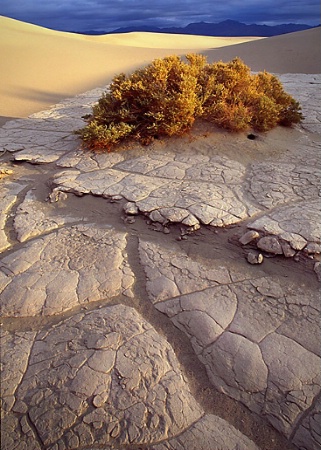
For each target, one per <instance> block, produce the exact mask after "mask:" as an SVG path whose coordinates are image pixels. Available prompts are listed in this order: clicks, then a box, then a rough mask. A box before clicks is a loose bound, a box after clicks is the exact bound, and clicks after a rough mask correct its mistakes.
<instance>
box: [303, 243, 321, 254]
mask: <svg viewBox="0 0 321 450" xmlns="http://www.w3.org/2000/svg"><path fill="white" fill-rule="evenodd" d="M303 251H304V252H305V253H308V255H310V254H313V253H317V254H319V253H321V245H320V244H317V243H316V242H309V244H308V245H307V246H306V247H305V249H304V250H303Z"/></svg>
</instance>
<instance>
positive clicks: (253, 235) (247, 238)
mask: <svg viewBox="0 0 321 450" xmlns="http://www.w3.org/2000/svg"><path fill="white" fill-rule="evenodd" d="M259 237H260V234H259V233H258V232H257V231H255V230H249V231H247V232H246V233H245V234H243V236H242V237H241V238H240V239H239V242H240V243H241V244H242V245H246V244H249V243H250V242H251V241H253V240H254V239H257V238H259Z"/></svg>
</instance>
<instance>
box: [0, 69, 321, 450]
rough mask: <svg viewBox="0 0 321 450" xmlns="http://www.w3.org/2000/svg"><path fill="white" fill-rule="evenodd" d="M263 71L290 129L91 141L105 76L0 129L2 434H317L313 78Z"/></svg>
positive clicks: (18, 442) (35, 441) (299, 438)
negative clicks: (291, 120)
mask: <svg viewBox="0 0 321 450" xmlns="http://www.w3.org/2000/svg"><path fill="white" fill-rule="evenodd" d="M280 78H281V81H282V82H283V84H284V87H285V90H286V91H288V92H289V93H291V94H292V95H294V96H295V97H296V98H297V99H298V100H299V101H300V103H301V105H302V108H303V113H304V116H305V121H304V122H303V124H302V125H300V126H298V127H296V128H294V129H276V130H273V131H271V132H269V133H267V134H257V135H254V136H247V135H246V134H238V135H232V136H231V135H229V134H228V133H226V132H223V131H217V130H216V131H215V132H213V131H211V130H209V129H208V127H207V126H206V125H204V124H198V125H197V126H196V127H195V130H194V132H193V134H191V135H189V136H186V137H184V138H180V139H171V140H167V141H155V143H154V144H153V145H152V146H150V147H148V148H142V147H140V146H138V145H134V146H133V147H132V148H130V149H127V150H122V151H118V152H116V153H110V154H103V153H99V154H93V153H90V152H88V151H85V150H83V149H82V148H81V145H80V141H79V139H78V138H77V137H76V136H75V135H74V134H73V131H74V130H76V129H78V128H80V127H82V126H83V125H84V122H83V119H82V118H81V117H82V116H84V115H85V114H87V113H89V112H90V111H91V106H92V104H93V103H94V102H95V101H97V99H98V98H99V97H100V96H101V93H102V92H103V90H102V89H96V90H93V91H90V92H87V93H85V94H83V95H80V96H77V97H75V98H72V99H67V100H66V101H64V102H62V103H61V104H58V105H56V106H54V107H53V108H51V109H50V110H47V111H43V112H41V113H37V114H34V115H32V116H30V118H28V119H17V120H11V121H8V122H6V123H5V124H4V125H3V126H2V128H0V146H1V149H2V156H1V161H0V163H1V165H0V173H1V180H0V182H1V191H0V205H1V216H0V250H1V260H0V295H1V324H2V328H1V370H2V374H1V402H2V403H1V422H2V424H1V431H2V432H1V448H2V449H3V450H25V449H26V450H27V449H28V450H40V449H46V450H67V449H68V450H70V449H75V450H76V449H77V450H78V449H79V450H80V449H81V450H85V449H86V450H98V449H103V450H112V449H119V450H120V449H123V450H126V449H127V450H128V449H150V450H152V449H153V450H166V449H168V450H183V449H186V450H192V449H195V450H196V449H197V450H221V449H226V450H241V449H242V450H259V449H261V450H281V449H282V450H286V449H288V450H291V449H292V450H294V449H302V450H316V449H319V448H320V445H321V431H320V424H321V407H320V289H319V281H320V223H321V220H320V197H319V189H320V173H321V169H320V158H319V156H320V153H319V152H320V140H321V139H320V135H321V133H320V105H321V102H320V84H321V77H320V76H319V75H298V74H294V75H282V76H280ZM248 137H252V139H248ZM253 137H254V138H255V139H253Z"/></svg>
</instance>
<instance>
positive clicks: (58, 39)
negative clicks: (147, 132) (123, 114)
mask: <svg viewBox="0 0 321 450" xmlns="http://www.w3.org/2000/svg"><path fill="white" fill-rule="evenodd" d="M253 39H257V38H235V39H234V38H222V39H221V38H215V37H214V38H213V37H202V36H199V37H193V36H175V37H173V36H171V35H164V34H157V33H129V34H117V35H105V36H83V35H78V34H72V33H64V32H57V31H53V30H48V29H45V28H42V27H38V26H35V25H30V24H27V23H23V22H19V21H16V20H13V19H8V18H5V17H0V61H1V78H2V80H1V85H0V115H2V116H12V117H14V116H15V117H24V116H26V115H28V114H31V113H33V112H36V111H39V110H42V109H45V108H47V107H48V106H50V105H52V104H53V103H57V102H58V101H59V100H60V99H62V98H65V97H68V96H72V95H75V94H77V93H81V92H84V91H86V90H88V89H92V88H95V87H97V86H103V85H105V84H107V83H109V82H110V80H111V78H112V77H113V76H114V75H116V74H117V73H119V72H130V71H132V70H133V69H135V68H137V67H140V66H142V65H144V64H147V63H148V62H150V61H152V60H153V59H155V58H157V57H163V56H166V55H169V54H173V53H177V54H186V53H188V52H189V51H194V52H195V51H197V52H200V51H203V50H204V49H209V48H216V47H220V46H224V45H230V44H231V43H235V42H244V41H246V40H253Z"/></svg>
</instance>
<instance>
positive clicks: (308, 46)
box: [205, 27, 321, 74]
mask: <svg viewBox="0 0 321 450" xmlns="http://www.w3.org/2000/svg"><path fill="white" fill-rule="evenodd" d="M205 54H206V55H207V56H208V60H209V61H214V60H218V59H222V60H223V61H229V60H231V59H233V58H234V57H235V56H239V57H240V58H241V59H243V61H244V62H245V63H246V64H248V65H249V66H250V67H251V69H252V70H254V71H259V70H267V71H269V72H274V73H279V74H281V73H310V74H311V73H321V27H318V28H313V29H311V30H306V31H300V32H297V33H289V34H284V35H282V36H273V37H270V38H267V39H262V40H260V41H256V42H246V43H242V44H239V45H232V46H229V47H224V48H223V49H221V48H219V49H214V50H209V51H206V52H205Z"/></svg>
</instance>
